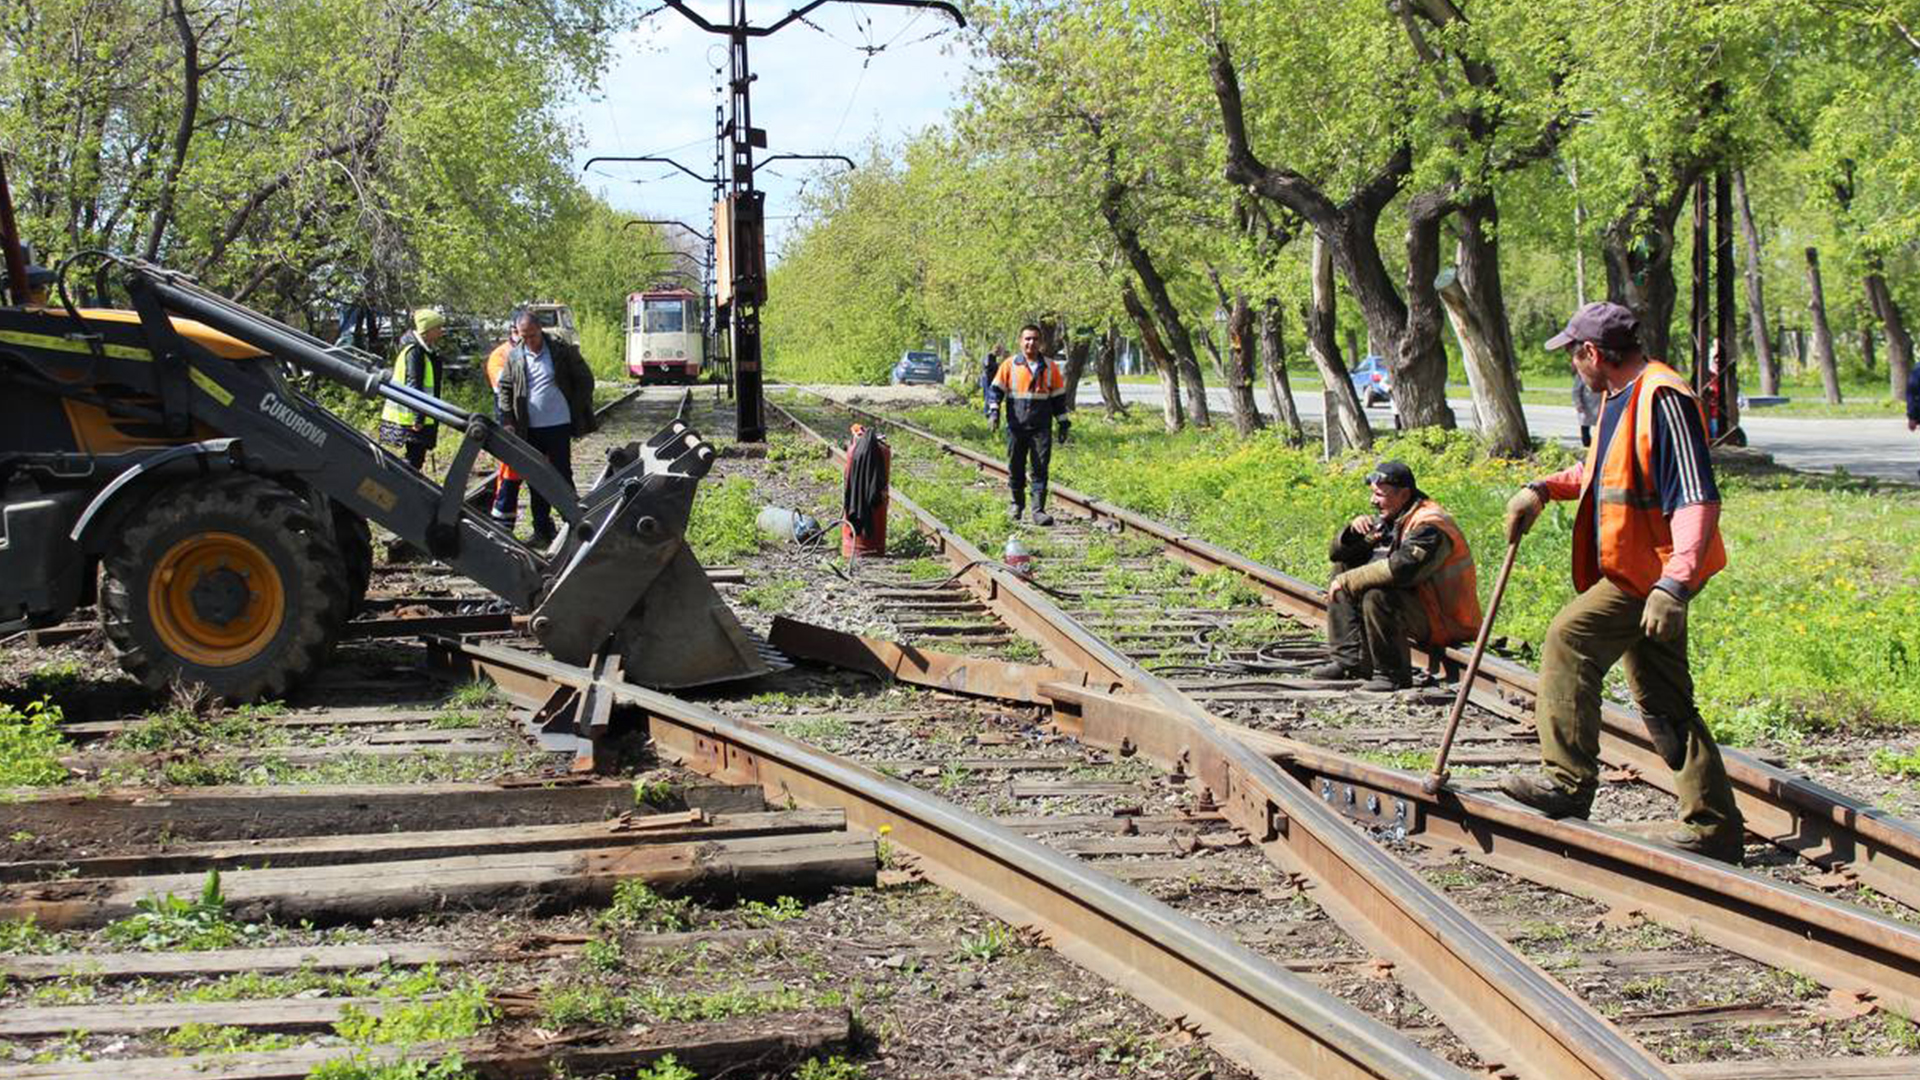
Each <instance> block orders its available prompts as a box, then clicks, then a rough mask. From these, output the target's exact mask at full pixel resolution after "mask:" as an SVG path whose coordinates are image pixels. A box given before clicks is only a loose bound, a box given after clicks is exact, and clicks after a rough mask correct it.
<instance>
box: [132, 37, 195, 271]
mask: <svg viewBox="0 0 1920 1080" xmlns="http://www.w3.org/2000/svg"><path fill="white" fill-rule="evenodd" d="M168 14H169V16H170V18H171V20H172V22H173V29H174V33H175V34H177V35H178V36H179V38H180V67H181V75H180V78H181V88H180V124H179V127H177V128H176V129H175V130H174V135H173V155H172V157H171V158H170V159H169V160H168V161H167V169H166V173H165V175H163V176H162V177H161V178H160V194H159V198H158V199H157V201H156V203H155V206H154V208H153V222H152V226H151V228H149V229H148V231H147V245H146V256H145V257H146V259H147V261H148V262H153V261H156V260H158V259H159V258H160V244H161V241H163V240H164V239H166V235H167V227H168V226H169V225H171V224H172V223H173V200H174V196H175V194H176V193H177V192H178V190H179V187H180V173H181V170H183V169H185V168H186V165H187V146H188V144H189V143H191V142H192V141H193V132H194V128H195V127H196V126H197V125H198V124H199V122H200V75H201V71H200V38H199V37H198V36H197V35H196V34H195V33H194V32H193V24H192V23H191V22H189V21H187V5H186V0H173V4H172V5H171V6H170V7H169V9H168Z"/></svg>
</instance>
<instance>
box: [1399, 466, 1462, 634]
mask: <svg viewBox="0 0 1920 1080" xmlns="http://www.w3.org/2000/svg"><path fill="white" fill-rule="evenodd" d="M1428 525H1432V526H1434V527H1436V528H1438V529H1439V530H1440V532H1441V533H1442V534H1444V535H1445V536H1446V538H1447V540H1448V541H1449V542H1450V543H1451V544H1452V546H1453V547H1452V550H1451V551H1450V552H1449V553H1448V555H1447V561H1446V562H1443V563H1441V564H1440V569H1438V570H1435V571H1434V572H1433V573H1432V574H1430V575H1428V576H1427V579H1426V580H1425V581H1422V582H1420V583H1419V584H1418V585H1415V586H1414V587H1413V595H1414V596H1415V597H1417V598H1418V599H1419V601H1420V607H1421V610H1423V611H1425V612H1426V613H1427V644H1429V645H1458V644H1459V643H1461V642H1463V641H1471V640H1473V637H1474V635H1475V634H1478V633H1479V632H1480V577H1479V574H1478V573H1476V572H1475V571H1474V568H1473V553H1472V552H1471V551H1469V550H1468V549H1467V538H1466V537H1465V536H1464V535H1462V534H1461V532H1460V526H1458V525H1455V524H1454V523H1453V516H1452V515H1450V514H1448V513H1447V512H1446V511H1445V510H1443V509H1441V507H1440V504H1439V503H1437V502H1434V501H1433V500H1432V499H1422V500H1420V504H1419V505H1418V506H1415V507H1414V508H1413V509H1412V510H1411V511H1409V512H1408V514H1407V515H1406V516H1405V517H1403V518H1401V519H1400V535H1402V536H1405V535H1407V534H1408V533H1410V532H1412V531H1413V530H1415V529H1419V528H1424V527H1425V526H1428Z"/></svg>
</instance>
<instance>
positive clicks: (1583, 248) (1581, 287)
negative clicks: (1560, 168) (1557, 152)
mask: <svg viewBox="0 0 1920 1080" xmlns="http://www.w3.org/2000/svg"><path fill="white" fill-rule="evenodd" d="M1567 187H1568V188H1570V189H1572V191H1573V303H1574V306H1575V307H1586V306H1587V242H1586V233H1587V206H1586V204H1585V203H1584V202H1582V201H1581V199H1580V167H1579V165H1577V164H1576V163H1575V162H1574V160H1573V157H1572V155H1568V157H1567Z"/></svg>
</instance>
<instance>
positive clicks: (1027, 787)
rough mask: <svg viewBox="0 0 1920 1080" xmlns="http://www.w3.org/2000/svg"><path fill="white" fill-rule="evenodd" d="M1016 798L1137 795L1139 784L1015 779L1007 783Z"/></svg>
mask: <svg viewBox="0 0 1920 1080" xmlns="http://www.w3.org/2000/svg"><path fill="white" fill-rule="evenodd" d="M1007 788H1008V792H1009V793H1010V794H1012V796H1013V797H1014V798H1016V799H1045V798H1056V797H1060V796H1067V795H1138V794H1140V793H1141V790H1142V789H1141V786H1140V785H1139V784H1137V783H1134V782H1133V781H1131V780H1015V781H1013V782H1012V783H1011V784H1009V785H1007Z"/></svg>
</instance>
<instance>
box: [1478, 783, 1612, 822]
mask: <svg viewBox="0 0 1920 1080" xmlns="http://www.w3.org/2000/svg"><path fill="white" fill-rule="evenodd" d="M1500 790H1501V791H1503V792H1505V793H1506V795H1507V797H1508V798H1511V799H1512V800H1513V801H1515V802H1518V803H1524V804H1525V805H1527V806H1531V807H1533V808H1534V809H1535V810H1538V811H1540V812H1541V813H1543V814H1545V815H1547V816H1548V817H1550V818H1563V817H1575V818H1583V817H1586V816H1587V812H1588V811H1589V810H1592V809H1593V796H1592V795H1585V796H1582V795H1576V794H1574V793H1573V792H1571V791H1568V790H1566V789H1565V788H1563V787H1561V786H1560V785H1559V784H1556V783H1554V782H1553V781H1552V780H1550V779H1548V778H1547V776H1546V775H1545V774H1544V773H1538V772H1531V773H1508V774H1507V775H1506V776H1503V777H1501V778H1500Z"/></svg>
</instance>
